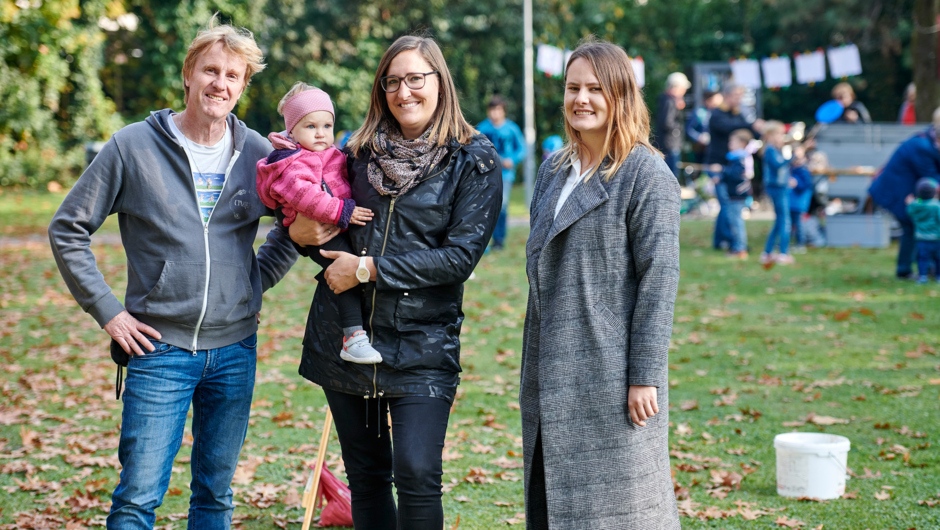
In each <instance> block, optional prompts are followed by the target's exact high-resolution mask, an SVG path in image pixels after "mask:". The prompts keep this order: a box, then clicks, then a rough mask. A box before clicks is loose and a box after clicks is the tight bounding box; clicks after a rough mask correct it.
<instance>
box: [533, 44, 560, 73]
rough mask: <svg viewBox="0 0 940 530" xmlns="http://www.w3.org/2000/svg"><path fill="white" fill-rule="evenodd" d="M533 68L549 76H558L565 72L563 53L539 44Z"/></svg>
mask: <svg viewBox="0 0 940 530" xmlns="http://www.w3.org/2000/svg"><path fill="white" fill-rule="evenodd" d="M535 67H536V69H538V70H539V71H540V72H545V73H546V74H548V75H550V76H559V75H561V74H563V73H564V71H565V52H564V51H563V50H562V49H561V48H556V47H554V46H550V45H548V44H539V47H538V54H537V56H536V60H535Z"/></svg>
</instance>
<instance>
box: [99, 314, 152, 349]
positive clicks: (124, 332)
mask: <svg viewBox="0 0 940 530" xmlns="http://www.w3.org/2000/svg"><path fill="white" fill-rule="evenodd" d="M104 330H105V331H107V332H108V335H111V338H112V339H114V340H115V342H117V343H118V344H120V345H121V347H122V348H124V351H126V352H127V354H128V355H144V351H143V350H141V349H140V346H141V345H143V346H144V348H146V349H147V351H148V352H152V351H153V344H150V341H149V340H148V339H147V337H146V336H145V335H144V333H146V334H147V335H150V336H151V337H153V338H155V339H157V340H159V339H161V338H162V335H160V332H159V331H157V330H155V329H153V328H152V327H150V326H148V325H147V324H144V323H143V322H141V321H139V320H137V319H136V318H134V317H132V316H131V314H130V313H128V312H127V311H121V312H120V313H118V314H117V316H115V317H114V318H112V319H111V321H110V322H108V323H107V324H105V325H104Z"/></svg>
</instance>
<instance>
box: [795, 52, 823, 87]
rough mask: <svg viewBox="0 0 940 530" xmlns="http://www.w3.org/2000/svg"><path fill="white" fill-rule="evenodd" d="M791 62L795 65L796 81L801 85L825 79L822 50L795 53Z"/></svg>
mask: <svg viewBox="0 0 940 530" xmlns="http://www.w3.org/2000/svg"><path fill="white" fill-rule="evenodd" d="M793 64H794V65H795V66H796V82H797V83H799V84H801V85H808V84H810V83H821V82H823V81H825V80H826V56H825V54H824V53H823V51H822V50H816V51H814V52H806V53H795V54H793Z"/></svg>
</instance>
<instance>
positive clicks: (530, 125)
mask: <svg viewBox="0 0 940 530" xmlns="http://www.w3.org/2000/svg"><path fill="white" fill-rule="evenodd" d="M522 19H523V25H524V26H525V27H524V29H523V40H524V41H525V53H524V55H523V57H524V59H523V69H524V70H525V80H524V84H525V143H526V157H525V166H524V169H523V171H524V173H525V201H526V206H527V207H531V204H532V190H533V189H534V185H535V81H534V80H533V78H532V73H533V71H534V70H535V64H534V60H533V57H532V0H523V2H522Z"/></svg>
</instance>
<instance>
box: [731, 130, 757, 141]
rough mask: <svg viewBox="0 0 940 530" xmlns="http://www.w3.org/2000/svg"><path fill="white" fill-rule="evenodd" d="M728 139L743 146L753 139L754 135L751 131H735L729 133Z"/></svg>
mask: <svg viewBox="0 0 940 530" xmlns="http://www.w3.org/2000/svg"><path fill="white" fill-rule="evenodd" d="M728 139H729V140H731V139H734V140H737V141H739V142H741V143H743V144H747V143H748V142H750V141H751V140H753V139H754V133H752V132H751V131H749V130H747V129H735V130H734V131H731V134H730V135H729V136H728Z"/></svg>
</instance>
